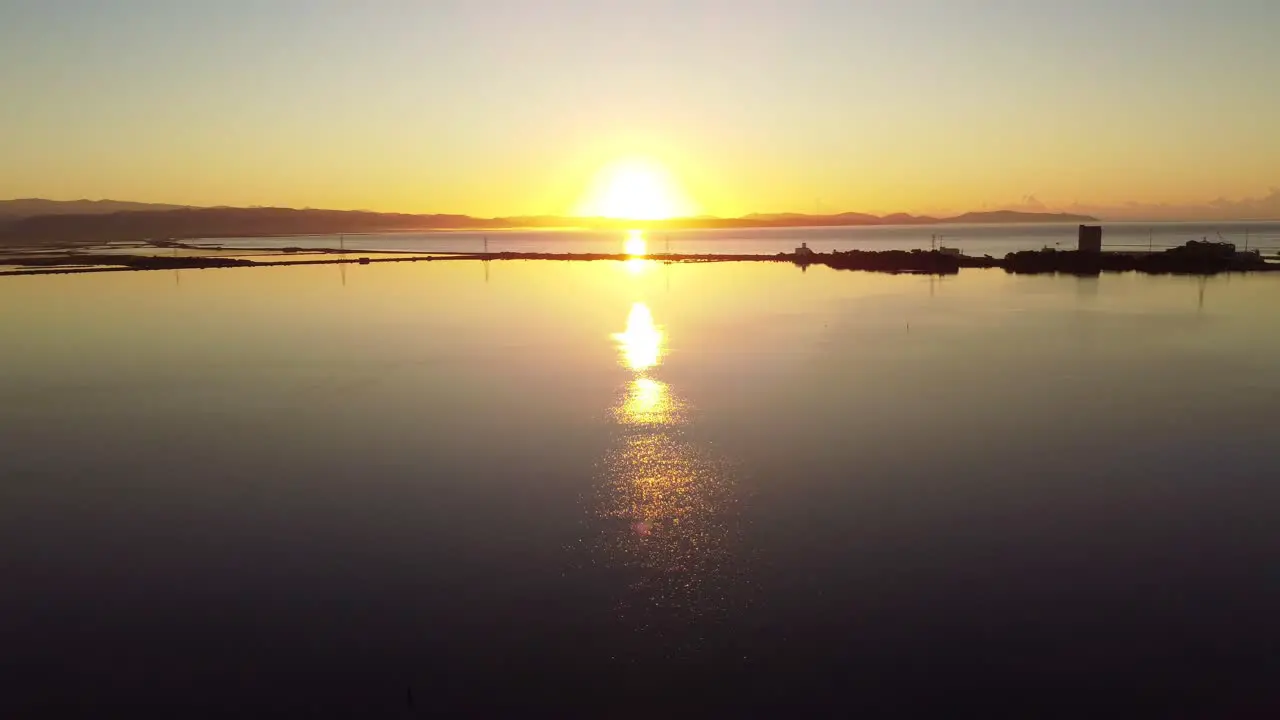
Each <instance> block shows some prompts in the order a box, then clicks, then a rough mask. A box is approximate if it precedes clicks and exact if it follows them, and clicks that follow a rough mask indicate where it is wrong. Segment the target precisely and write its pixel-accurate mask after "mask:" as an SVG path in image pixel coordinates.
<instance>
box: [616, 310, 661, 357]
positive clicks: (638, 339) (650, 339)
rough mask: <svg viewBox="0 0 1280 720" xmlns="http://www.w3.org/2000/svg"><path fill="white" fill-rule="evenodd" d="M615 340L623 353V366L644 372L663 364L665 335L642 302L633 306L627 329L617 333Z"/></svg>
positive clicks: (628, 316) (628, 317)
mask: <svg viewBox="0 0 1280 720" xmlns="http://www.w3.org/2000/svg"><path fill="white" fill-rule="evenodd" d="M613 339H614V340H616V341H617V342H618V346H619V348H620V349H621V351H622V364H623V365H624V366H625V367H628V368H630V369H632V370H635V371H636V372H643V371H645V370H648V369H649V368H652V367H655V366H656V365H658V363H660V362H662V353H663V334H662V330H661V329H660V328H659V327H658V326H657V325H656V324H655V323H654V322H653V313H652V312H650V310H649V306H648V305H645V304H644V303H642V302H638V303H635V304H634V305H632V306H631V313H630V314H629V315H627V329H626V330H624V331H622V332H620V333H615V334H614V336H613Z"/></svg>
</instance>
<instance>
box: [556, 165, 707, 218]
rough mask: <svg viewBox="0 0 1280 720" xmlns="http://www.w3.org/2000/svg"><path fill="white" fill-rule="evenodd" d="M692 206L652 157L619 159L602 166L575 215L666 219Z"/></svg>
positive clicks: (686, 214) (678, 215)
mask: <svg viewBox="0 0 1280 720" xmlns="http://www.w3.org/2000/svg"><path fill="white" fill-rule="evenodd" d="M691 214H693V213H692V207H691V205H690V203H689V202H688V200H686V199H685V198H684V197H683V195H682V194H681V192H680V190H679V187H678V185H677V183H676V181H675V179H674V178H673V177H672V176H671V174H670V173H668V172H667V171H666V169H665V168H663V167H662V166H661V165H660V164H658V163H656V162H654V161H652V160H643V159H640V160H637V159H632V160H622V161H618V162H615V163H613V164H611V165H609V166H608V167H606V168H604V169H603V170H601V171H600V172H599V173H598V174H597V175H596V178H595V181H594V182H593V183H592V185H591V188H590V189H589V190H588V192H587V194H586V197H585V198H584V200H583V202H582V204H581V206H580V207H579V208H578V215H580V216H583V217H606V218H615V219H619V220H667V219H670V218H674V217H682V216H688V215H691Z"/></svg>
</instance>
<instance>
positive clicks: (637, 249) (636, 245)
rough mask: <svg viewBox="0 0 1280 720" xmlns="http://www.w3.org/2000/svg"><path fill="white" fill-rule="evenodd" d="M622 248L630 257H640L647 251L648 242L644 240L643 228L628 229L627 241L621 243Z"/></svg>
mask: <svg viewBox="0 0 1280 720" xmlns="http://www.w3.org/2000/svg"><path fill="white" fill-rule="evenodd" d="M623 249H624V250H625V251H626V253H627V254H628V255H630V256H631V257H642V256H643V255H645V253H646V252H648V249H649V248H648V243H646V242H645V240H644V231H643V230H628V231H627V241H626V242H625V243H624V244H623Z"/></svg>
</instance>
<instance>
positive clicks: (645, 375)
mask: <svg viewBox="0 0 1280 720" xmlns="http://www.w3.org/2000/svg"><path fill="white" fill-rule="evenodd" d="M613 337H614V340H615V341H616V342H617V345H618V352H619V356H620V357H619V362H620V364H621V365H622V366H623V367H625V368H627V369H629V370H631V371H632V372H633V373H634V376H633V377H632V378H631V379H630V381H629V382H628V383H627V384H626V385H625V386H624V388H623V389H622V390H621V391H620V392H619V397H618V400H617V402H616V403H615V404H614V406H613V408H612V416H613V419H614V421H615V423H616V428H617V439H616V442H615V444H614V446H613V447H612V448H611V449H610V450H609V451H608V453H607V454H606V456H605V459H604V466H603V467H604V472H603V477H602V479H601V484H600V487H599V490H600V500H599V503H598V505H597V508H596V514H597V516H598V517H599V518H600V519H601V520H602V521H603V522H604V525H603V527H602V535H601V542H602V548H601V549H602V552H603V566H604V567H608V568H612V569H613V570H615V571H620V572H621V573H623V576H624V577H626V578H627V580H626V583H627V585H626V587H625V589H622V591H621V592H620V594H619V597H618V607H617V617H618V620H619V622H621V623H623V624H624V625H625V626H627V627H630V628H631V629H633V630H635V631H639V632H645V633H647V634H650V635H651V636H652V637H654V638H656V639H658V640H659V641H660V642H661V643H662V644H663V646H664V647H668V648H669V649H670V650H671V651H672V652H686V651H693V650H695V649H696V648H697V647H700V646H702V644H703V643H704V641H705V639H704V636H703V635H702V632H703V630H705V627H704V626H705V624H706V623H707V622H709V621H716V620H719V619H723V618H724V616H725V615H726V614H727V613H728V611H729V598H730V596H732V595H735V594H736V592H735V588H736V587H737V586H736V583H738V582H740V578H741V577H742V573H741V572H740V571H737V570H735V569H734V565H735V563H736V562H738V560H737V555H736V553H735V552H734V550H735V546H736V544H735V542H734V539H735V537H736V533H735V526H736V519H735V518H736V515H735V514H734V513H733V512H732V510H733V508H734V507H735V503H734V483H733V481H732V475H731V473H730V472H729V466H728V463H727V462H726V461H725V460H724V459H723V458H721V457H719V456H718V455H717V454H716V453H714V452H712V451H711V450H710V448H708V447H705V446H700V445H698V444H695V443H693V442H690V441H689V440H688V439H687V437H686V432H687V429H688V428H689V425H690V422H691V417H692V414H691V412H690V408H689V405H688V404H687V403H686V402H685V401H684V400H683V399H681V398H680V397H678V396H677V395H676V394H675V393H674V392H673V391H672V388H671V386H670V385H669V384H667V383H665V382H663V381H662V380H659V379H657V378H656V377H653V373H654V372H655V371H656V370H657V368H658V367H659V366H660V365H661V363H662V360H663V354H664V348H665V342H666V339H665V334H664V332H663V331H662V330H661V329H660V327H659V326H658V325H657V324H656V323H655V322H654V319H653V314H652V313H651V312H650V310H649V308H648V306H647V305H645V304H644V303H641V302H637V303H635V304H634V305H632V307H631V311H630V313H629V314H628V316H627V327H626V330H625V331H623V332H621V333H617V334H615V335H614V336H613ZM698 628H702V629H698Z"/></svg>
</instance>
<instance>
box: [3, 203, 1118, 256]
mask: <svg viewBox="0 0 1280 720" xmlns="http://www.w3.org/2000/svg"><path fill="white" fill-rule="evenodd" d="M1096 221H1097V218H1095V217H1092V216H1088V215H1072V214H1067V213H1033V212H1016V211H1006V210H1000V211H993V212H970V213H964V214H962V215H957V216H954V217H931V216H918V215H908V214H905V213H895V214H891V215H884V216H880V215H870V214H866V213H852V212H850V213H839V214H835V215H807V214H802V213H780V214H755V215H747V216H744V217H739V218H720V217H691V218H674V219H670V220H641V221H636V220H619V219H615V218H579V217H564V216H532V217H506V218H476V217H471V216H469V215H441V214H436V215H412V214H403V213H376V212H365V211H359V210H315V209H293V208H258V207H254V208H230V207H215V208H192V207H174V206H155V207H151V206H146V205H140V204H138V203H117V202H115V201H109V200H108V201H68V202H66V203H62V202H59V201H51V200H7V201H0V245H8V246H14V245H22V244H32V245H48V244H68V245H74V244H83V243H103V242H117V241H140V240H156V239H164V240H168V239H175V240H187V239H194V238H227V237H287V236H291V235H332V234H339V233H349V234H361V233H378V232H397V231H399V232H414V231H418V232H423V231H449V230H452V231H459V230H462V231H465V230H474V231H485V230H493V231H496V230H516V229H553V228H582V229H596V230H627V229H643V230H688V229H725V228H775V227H777V228H798V227H856V226H871V225H955V224H983V223H992V224H994V223H1085V222H1096Z"/></svg>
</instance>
